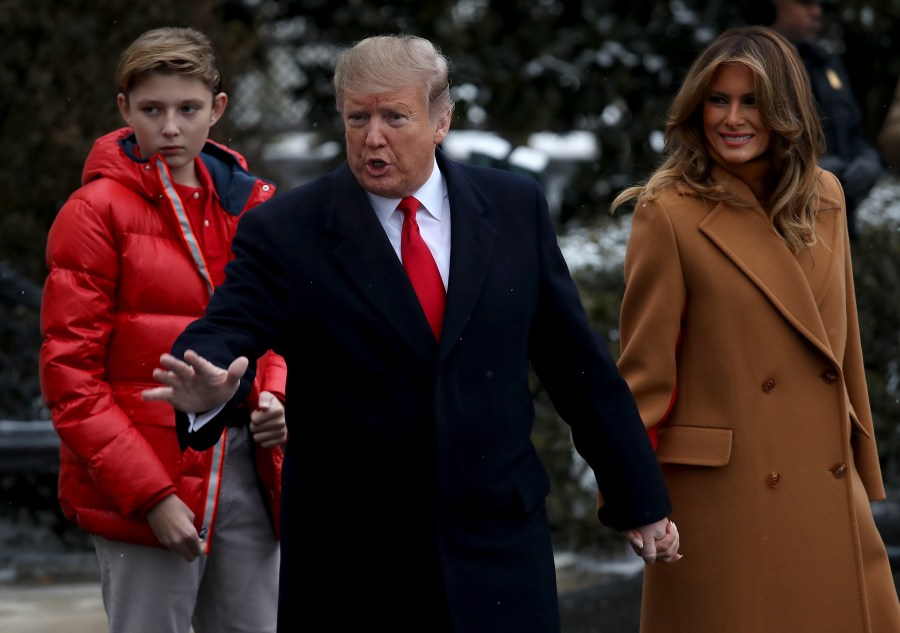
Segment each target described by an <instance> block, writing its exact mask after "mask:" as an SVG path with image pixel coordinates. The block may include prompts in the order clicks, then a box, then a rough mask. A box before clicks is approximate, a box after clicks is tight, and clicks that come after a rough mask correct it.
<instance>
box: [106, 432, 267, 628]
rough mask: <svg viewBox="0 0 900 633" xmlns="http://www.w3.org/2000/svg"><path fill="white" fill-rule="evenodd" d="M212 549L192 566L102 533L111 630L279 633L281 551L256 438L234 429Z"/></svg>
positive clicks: (165, 553)
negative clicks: (264, 494) (259, 474)
mask: <svg viewBox="0 0 900 633" xmlns="http://www.w3.org/2000/svg"><path fill="white" fill-rule="evenodd" d="M227 433H228V436H227V441H226V451H227V452H226V456H225V463H224V466H223V468H222V482H221V490H220V492H219V503H218V508H217V512H216V519H215V528H214V532H213V540H212V542H211V544H210V545H211V546H210V553H209V554H208V555H207V556H201V557H199V558H198V559H196V560H195V561H193V562H192V563H188V562H187V561H185V560H184V559H183V558H182V557H181V556H179V555H178V554H176V553H174V552H172V551H170V550H166V549H160V548H155V547H144V546H142V545H132V544H129V543H122V542H119V541H110V540H108V539H105V538H102V537H100V536H95V537H94V547H95V548H96V550H97V558H98V559H99V561H100V579H101V588H102V591H103V604H104V606H105V608H106V614H107V617H108V619H109V633H188V632H189V631H190V630H191V626H193V630H194V632H195V633H274V632H275V628H276V620H277V615H278V564H279V559H278V557H279V550H278V541H276V539H275V536H274V534H273V533H272V528H271V526H270V523H269V519H268V516H267V514H266V510H265V507H264V506H263V502H262V499H261V498H260V494H259V488H258V485H257V482H256V473H255V469H254V465H253V440H252V438H251V437H250V433H249V430H248V429H247V428H246V427H237V428H229V429H228V431H227Z"/></svg>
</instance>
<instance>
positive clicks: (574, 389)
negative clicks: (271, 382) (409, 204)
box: [173, 151, 670, 633]
mask: <svg viewBox="0 0 900 633" xmlns="http://www.w3.org/2000/svg"><path fill="white" fill-rule="evenodd" d="M437 155H438V164H439V166H440V169H441V170H442V172H443V174H444V177H445V179H446V183H447V188H448V192H449V200H450V221H451V223H452V225H451V226H452V249H451V258H450V277H449V284H448V291H447V309H446V315H445V319H444V326H443V332H442V336H441V341H440V343H439V344H438V343H437V342H436V341H435V340H434V337H433V335H432V333H431V330H430V329H429V327H428V323H427V321H426V319H425V316H424V314H423V312H422V310H421V308H420V306H419V304H418V301H417V298H416V295H415V292H414V291H413V288H412V286H411V285H410V283H409V281H408V279H407V277H406V274H405V273H404V271H403V267H402V265H401V263H400V261H399V260H398V258H397V256H396V254H395V252H394V251H393V249H392V248H391V245H390V242H389V240H388V238H387V236H386V235H385V232H384V230H383V229H382V226H381V224H380V223H379V221H378V219H377V217H376V215H375V212H374V210H373V209H372V208H371V205H370V204H369V201H368V199H367V197H366V195H365V193H364V191H363V189H362V188H361V187H360V185H359V184H358V183H357V181H356V179H355V178H354V176H353V175H352V173H351V171H350V170H349V168H348V167H347V165H346V164H345V165H344V166H342V167H341V168H339V169H338V170H337V171H335V172H333V173H331V174H328V175H326V176H324V177H322V178H320V179H318V180H316V181H314V182H312V183H309V184H307V185H304V186H302V187H299V188H296V189H294V190H292V191H290V192H287V193H285V194H282V195H280V196H277V197H275V198H274V199H273V200H272V201H270V202H269V203H267V204H264V205H262V206H260V207H257V208H256V209H254V210H252V211H250V212H248V213H247V214H246V215H245V216H244V219H243V220H242V222H241V224H240V226H239V228H238V231H237V234H236V236H235V239H234V243H233V248H234V252H235V257H236V258H235V260H234V262H233V263H232V264H231V265H230V266H229V267H228V269H227V272H228V277H227V280H226V282H225V283H224V285H222V286H220V287H219V288H218V289H217V290H216V293H215V295H214V296H213V298H212V301H211V302H210V304H209V308H208V310H207V315H206V317H204V318H203V319H201V320H199V321H197V322H195V323H194V324H192V325H191V326H190V327H189V328H188V329H187V330H186V331H185V333H184V334H182V336H181V337H180V338H179V340H178V341H177V343H176V345H175V348H174V350H173V352H174V353H175V354H176V355H178V356H180V355H181V354H182V353H183V351H184V350H185V349H194V350H196V351H197V352H199V353H200V354H201V355H203V356H205V357H207V358H209V359H210V360H212V361H213V362H215V363H216V364H218V365H220V366H227V365H228V364H229V363H230V362H231V360H233V359H234V358H235V357H236V356H238V355H246V356H248V357H250V358H254V357H258V356H259V355H260V354H261V353H262V352H264V351H265V350H267V349H269V348H271V349H274V350H275V351H276V352H278V353H280V354H282V355H283V356H284V357H285V359H286V360H287V363H288V368H289V372H288V387H287V418H288V425H289V432H290V439H289V443H288V448H287V457H286V461H285V465H284V471H283V477H284V503H283V513H284V514H283V516H284V521H285V522H284V523H283V525H282V590H281V598H282V606H281V610H280V611H281V612H280V617H281V630H282V631H289V630H290V631H293V630H295V629H294V628H293V627H295V626H299V625H300V623H301V622H308V620H310V619H312V618H313V615H315V616H316V617H319V616H322V617H326V618H327V619H326V620H325V621H327V622H329V625H331V626H334V627H336V630H364V629H362V628H353V627H366V628H369V627H372V626H375V625H378V626H379V627H380V626H382V625H387V627H388V629H389V630H392V631H406V630H409V631H417V632H421V631H436V630H440V627H439V626H438V625H437V624H435V623H434V621H440V620H441V616H442V614H444V615H447V614H449V615H448V617H449V619H450V620H451V621H452V623H453V630H455V631H462V632H464V633H478V632H481V631H483V632H485V633H503V632H506V631H509V632H511V633H512V632H515V633H527V632H535V633H547V632H553V631H558V630H559V615H558V607H557V598H556V586H555V574H554V565H553V555H552V548H551V542H550V530H549V525H548V520H547V514H546V509H545V503H544V501H545V497H546V496H547V494H548V493H549V491H550V484H549V479H548V477H547V473H546V471H545V468H544V466H543V464H542V463H541V461H540V459H539V457H538V455H537V453H536V451H535V448H534V446H533V445H532V443H531V440H530V435H531V430H532V420H533V414H534V411H533V401H532V396H531V391H530V389H529V382H528V380H529V363H531V364H532V366H533V367H534V369H535V371H536V373H537V375H538V376H539V378H540V379H541V381H542V383H543V385H544V387H545V388H546V389H547V391H548V393H549V394H550V395H551V398H552V399H553V402H554V404H555V406H556V408H557V410H558V411H559V413H560V414H561V416H562V417H563V418H564V419H565V420H566V422H567V423H568V424H569V425H570V426H571V429H572V433H573V438H574V442H575V446H576V449H577V450H578V452H579V453H580V454H581V455H582V456H583V457H584V458H585V459H586V461H587V462H588V463H589V464H590V466H591V467H592V468H593V470H594V473H595V474H596V477H597V480H598V482H599V485H600V490H601V492H602V494H603V497H604V499H605V501H606V505H605V506H604V507H603V508H602V509H601V511H600V518H601V520H602V521H603V522H604V523H606V524H607V525H610V526H611V527H613V528H617V529H623V528H628V527H637V526H640V525H645V524H648V523H651V522H653V521H656V520H659V519H661V518H663V517H664V516H666V515H667V514H668V513H669V511H670V506H669V500H668V497H667V494H666V491H665V488H664V485H663V483H662V478H661V476H660V473H659V469H658V466H657V465H656V460H655V456H654V454H653V452H652V448H651V446H650V443H649V440H648V438H647V435H646V432H645V430H644V427H643V424H642V422H641V420H640V417H639V416H638V413H637V409H636V407H635V404H634V402H633V400H632V397H631V394H630V392H629V390H628V388H627V386H626V383H625V382H624V381H623V379H622V378H621V377H620V375H619V373H618V370H617V369H616V366H615V364H614V362H613V360H612V358H611V357H610V354H609V351H608V349H607V347H606V345H605V343H604V342H603V341H602V340H600V339H599V338H598V337H597V336H596V335H595V333H594V332H593V331H592V330H591V329H590V327H589V325H588V319H587V317H586V314H585V311H584V309H583V308H582V305H581V302H580V299H579V295H578V291H577V289H576V287H575V285H574V283H573V281H572V279H571V277H570V275H569V272H568V269H567V266H566V263H565V261H564V259H563V257H562V254H561V253H560V250H559V248H558V246H557V239H556V235H555V233H554V229H553V224H552V221H551V218H550V215H549V213H548V210H547V203H546V199H545V197H544V195H543V192H542V191H541V189H540V187H539V186H538V185H537V183H536V182H535V181H533V180H532V179H529V178H525V177H522V176H517V175H514V174H510V173H508V172H503V171H499V170H491V169H485V168H478V167H472V166H467V165H463V164H459V163H456V162H453V161H451V160H449V159H447V158H446V157H445V156H444V155H443V154H442V153H441V152H440V151H438V153H437ZM217 432H218V431H217V430H215V429H214V428H213V431H212V433H209V432H207V433H205V434H204V433H201V434H197V435H194V434H192V436H189V437H188V438H187V441H189V442H191V443H193V444H194V445H195V446H197V447H200V448H202V445H203V439H202V438H203V436H204V435H207V436H208V437H209V438H211V439H212V440H213V441H214V440H215V437H216V433H217ZM301 586H304V587H305V589H302V590H301V589H300V587H301Z"/></svg>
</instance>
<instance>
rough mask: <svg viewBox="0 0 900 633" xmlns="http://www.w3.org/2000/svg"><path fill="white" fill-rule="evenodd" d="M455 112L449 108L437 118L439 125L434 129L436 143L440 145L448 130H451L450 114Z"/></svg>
mask: <svg viewBox="0 0 900 633" xmlns="http://www.w3.org/2000/svg"><path fill="white" fill-rule="evenodd" d="M452 113H453V110H450V109H447V110H444V111H443V112H441V114H440V116H439V117H438V120H437V125H436V126H435V129H434V144H435V145H440V144H441V143H442V142H443V141H444V138H445V137H446V136H447V132H449V131H450V115H451V114H452Z"/></svg>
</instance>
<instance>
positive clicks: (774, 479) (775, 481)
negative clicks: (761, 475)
mask: <svg viewBox="0 0 900 633" xmlns="http://www.w3.org/2000/svg"><path fill="white" fill-rule="evenodd" d="M766 483H767V484H769V488H777V487H778V486H780V485H781V473H776V472H771V473H769V476H768V478H766Z"/></svg>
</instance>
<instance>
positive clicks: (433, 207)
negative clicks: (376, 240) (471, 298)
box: [366, 162, 450, 290]
mask: <svg viewBox="0 0 900 633" xmlns="http://www.w3.org/2000/svg"><path fill="white" fill-rule="evenodd" d="M366 195H367V196H368V197H369V202H371V203H372V208H373V209H375V214H376V215H377V216H378V219H379V220H380V221H381V226H383V227H384V232H385V233H386V234H387V236H388V239H389V240H390V241H391V245H392V246H393V247H394V251H395V252H396V253H397V257H398V258H400V233H401V231H402V229H403V213H402V212H401V211H398V210H397V205H398V204H400V199H399V198H382V197H381V196H376V195H375V194H372V193H368V192H366ZM412 195H413V197H415V198H416V200H418V201H419V202H420V203H422V207H423V208H421V209H419V213H417V214H416V222H418V223H419V232H420V233H421V234H422V239H423V240H425V244H427V245H428V250H430V251H431V255H432V256H433V257H434V261H435V263H436V264H437V267H438V271H440V273H441V280H443V282H444V289H445V290H446V289H447V280H448V279H449V277H450V201H449V200H448V198H447V185H446V183H445V182H444V176H443V174H441V170H440V169H438V166H437V162H435V164H434V169H433V170H432V172H431V176H429V178H428V180H426V181H425V184H424V185H422V186H421V187H419V188H418V189H417V190H416V191H415V192H413V194H412Z"/></svg>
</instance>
